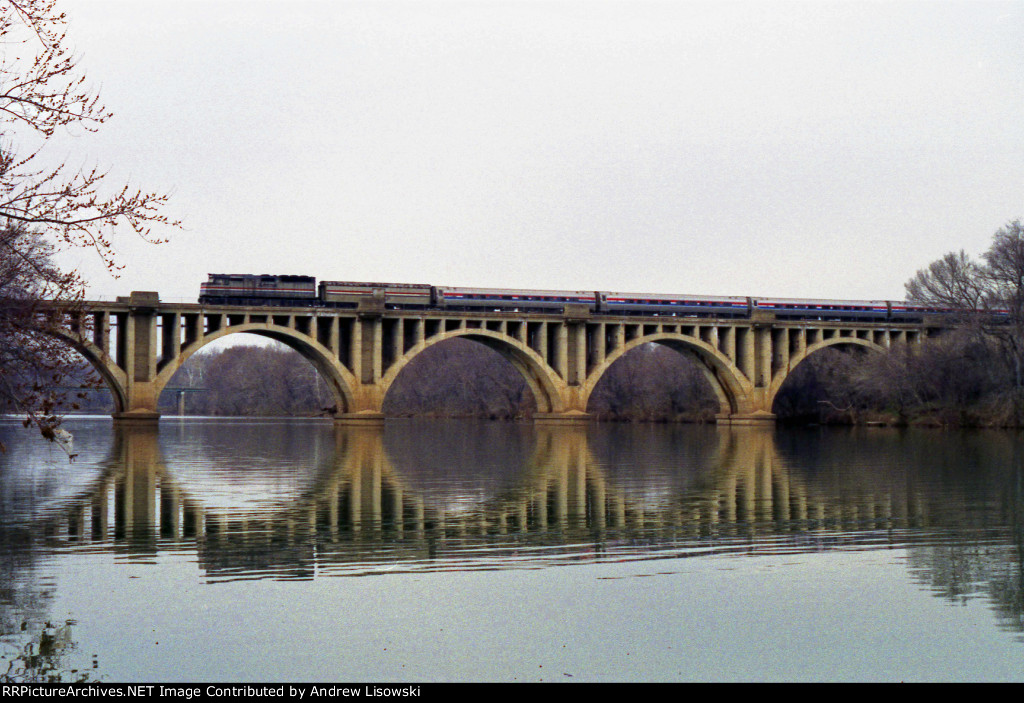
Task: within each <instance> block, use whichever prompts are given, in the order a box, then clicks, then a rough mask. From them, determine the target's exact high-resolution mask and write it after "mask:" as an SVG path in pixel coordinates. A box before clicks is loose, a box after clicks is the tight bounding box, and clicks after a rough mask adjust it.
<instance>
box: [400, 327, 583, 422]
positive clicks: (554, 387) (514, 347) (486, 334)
mask: <svg viewBox="0 0 1024 703" xmlns="http://www.w3.org/2000/svg"><path fill="white" fill-rule="evenodd" d="M456 338H461V339H469V340H471V341H474V342H478V343H480V344H483V345H484V346H485V347H488V348H490V349H493V350H494V351H496V352H498V353H499V354H501V356H503V357H504V358H505V359H507V360H508V361H509V362H510V363H511V364H512V366H513V367H515V369H516V370H517V371H518V372H519V373H520V374H521V375H522V376H523V378H524V379H525V380H526V384H527V386H529V388H530V391H531V392H532V393H533V397H534V400H535V401H536V403H537V412H539V413H552V412H565V411H566V410H568V409H569V408H568V406H567V403H566V400H565V399H566V396H567V395H568V394H567V393H566V384H565V382H564V381H563V380H562V379H561V378H559V377H558V375H557V374H556V373H555V371H554V369H552V368H551V367H550V366H549V365H548V364H546V363H545V362H544V360H543V359H542V358H541V356H540V355H539V354H538V353H537V352H535V351H534V350H533V349H531V348H530V347H528V346H527V345H526V344H525V343H523V342H521V341H520V340H518V339H516V338H515V337H510V336H509V335H507V334H503V333H501V332H495V331H493V330H487V329H480V328H462V329H457V330H450V331H448V332H442V333H440V334H436V335H433V336H432V337H430V338H428V339H425V340H424V341H422V342H420V343H418V344H416V345H415V346H414V347H412V348H411V349H410V350H409V351H407V352H406V353H405V354H404V355H402V356H401V357H400V358H399V359H397V360H395V362H394V363H393V364H391V366H390V367H389V368H388V370H387V372H386V373H385V374H384V377H383V378H382V379H381V381H380V385H381V402H382V403H383V400H384V398H385V397H386V396H387V393H388V390H389V389H390V388H391V385H392V384H393V383H394V382H395V379H396V378H397V377H398V374H400V373H401V372H402V370H403V369H404V368H405V367H406V366H408V365H409V363H410V362H411V361H412V360H413V359H414V358H416V356H418V355H419V354H420V353H421V352H423V351H424V350H426V349H428V348H430V347H432V346H434V345H435V344H440V343H442V342H445V341H447V340H449V339H456Z"/></svg>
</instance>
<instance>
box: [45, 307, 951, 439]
mask: <svg viewBox="0 0 1024 703" xmlns="http://www.w3.org/2000/svg"><path fill="white" fill-rule="evenodd" d="M84 310H85V311H84V312H82V311H76V312H73V313H72V312H66V311H63V310H62V309H61V308H57V307H54V308H52V309H51V312H52V314H54V315H63V318H64V319H63V320H62V324H61V325H60V326H59V327H58V328H59V329H60V330H61V332H60V334H61V335H62V336H64V337H65V338H66V339H67V340H68V342H69V343H70V344H72V345H73V346H74V347H75V348H76V349H77V350H78V351H79V352H80V353H81V354H82V355H83V356H85V358H86V359H88V360H89V362H90V363H91V364H92V365H93V366H94V367H95V368H96V369H97V371H98V372H99V373H100V375H101V376H102V377H103V378H104V380H105V381H106V383H107V385H108V386H109V387H110V390H111V393H112V395H113V397H114V404H115V412H114V418H115V419H116V420H118V421H121V422H143V423H150V422H156V421H157V420H158V418H159V416H160V415H159V413H158V412H157V400H158V398H159V397H160V392H161V391H162V390H163V389H164V387H165V386H167V383H168V382H169V381H170V379H171V376H173V375H174V372H175V371H177V370H178V368H180V367H181V365H182V364H183V363H184V362H185V361H187V360H188V359H189V357H191V356H192V355H193V354H195V353H196V352H198V351H199V350H200V349H202V348H203V347H204V346H206V345H207V344H209V343H211V342H213V341H215V340H217V339H220V338H221V337H224V336H226V335H229V334H236V333H248V334H256V335H260V336H263V337H268V338H271V339H275V340H277V341H279V342H282V343H284V344H286V345H287V346H289V347H291V348H292V349H294V350H296V351H297V352H299V353H300V354H301V355H302V356H304V357H305V358H306V359H308V360H309V361H310V362H311V363H312V364H313V366H314V367H315V368H316V369H317V371H318V372H319V373H320V375H321V376H322V377H323V378H324V380H325V381H326V382H327V385H328V387H329V388H330V390H331V392H332V393H333V395H334V398H335V408H336V413H335V417H336V420H337V421H338V422H342V423H365V422H373V421H379V420H381V419H382V418H383V415H382V412H381V411H382V408H383V404H384V398H385V396H386V395H387V392H388V389H389V388H390V387H391V385H392V384H393V383H394V381H395V379H396V378H397V376H398V374H399V373H400V372H401V371H402V369H404V368H405V367H406V366H407V365H408V364H409V363H410V362H411V361H412V360H413V359H415V358H416V356H417V355H419V354H420V353H421V352H423V351H424V350H426V349H428V348H430V347H431V346H433V345H435V344H439V343H442V342H444V341H446V340H449V339H454V338H465V339H470V340H473V341H475V342H479V343H480V344H483V345H485V346H487V347H490V348H491V349H494V350H495V351H497V352H498V353H499V354H501V355H502V356H503V357H505V358H506V359H507V360H508V361H509V362H510V363H511V364H512V365H513V366H514V367H515V368H516V369H517V370H518V371H519V372H520V373H521V374H522V375H523V377H524V378H525V380H526V382H527V384H528V385H529V387H530V389H531V391H532V392H533V395H534V398H535V399H536V403H537V414H536V416H535V419H536V420H537V421H538V422H556V423H565V422H570V423H571V422H576V421H580V420H586V419H587V418H588V415H587V403H588V401H589V399H590V395H591V393H592V392H593V391H594V388H595V387H596V386H597V384H598V382H599V381H600V380H601V378H602V376H603V375H604V373H605V372H606V371H607V370H608V368H609V367H610V366H611V365H612V364H613V363H615V361H617V360H618V359H619V358H621V357H622V356H623V355H625V354H627V353H629V352H630V351H632V350H633V349H635V348H636V347H638V346H641V345H644V344H648V343H655V344H661V345H664V346H666V347H669V348H671V349H674V350H676V351H678V352H679V353H680V354H683V355H686V356H689V357H691V358H693V359H694V360H695V361H696V362H697V363H698V366H699V368H700V369H701V370H702V372H703V373H704V375H705V376H706V377H707V379H708V380H709V382H710V383H711V387H712V388H713V389H714V390H715V393H716V394H717V396H718V401H719V405H720V411H719V413H718V421H719V422H722V423H731V424H751V423H762V422H771V421H773V420H774V415H773V414H772V403H773V401H774V399H775V396H776V394H777V393H778V392H779V389H780V388H781V387H782V384H783V382H784V381H785V380H786V378H787V377H788V375H789V374H790V373H791V372H792V371H793V369H794V368H796V366H797V365H799V364H800V362H802V361H803V360H804V359H806V358H808V357H809V356H811V355H812V354H814V353H816V352H818V351H820V350H822V349H826V348H828V347H832V346H837V345H846V346H858V347H863V348H867V349H871V350H874V351H878V352H884V351H886V350H888V349H889V348H891V347H892V346H894V345H899V344H915V343H917V342H919V341H920V340H922V339H924V338H925V337H928V336H931V335H934V334H936V333H938V332H939V331H940V329H941V325H940V324H938V323H930V322H929V321H928V320H925V321H924V322H921V323H892V322H872V321H829V320H778V319H775V317H774V316H773V315H772V314H770V313H769V314H765V313H758V312H755V313H754V315H753V316H752V317H750V318H745V319H737V318H727V317H722V318H716V317H714V316H710V317H701V318H696V317H673V316H656V315H654V316H651V315H648V316H612V315H593V314H591V313H589V312H588V311H586V310H585V309H584V310H574V309H573V306H567V308H566V310H565V311H564V312H559V311H552V312H544V313H537V312H531V313H524V312H487V311H441V310H438V311H428V310H387V309H382V308H378V309H372V310H334V309H330V310H328V309H318V308H281V307H242V306H210V305H199V304H184V303H164V302H161V301H160V299H159V296H158V295H157V294H156V293H152V292H133V293H132V294H131V295H130V296H126V297H123V298H118V300H117V301H116V302H88V303H86V306H85V308H84Z"/></svg>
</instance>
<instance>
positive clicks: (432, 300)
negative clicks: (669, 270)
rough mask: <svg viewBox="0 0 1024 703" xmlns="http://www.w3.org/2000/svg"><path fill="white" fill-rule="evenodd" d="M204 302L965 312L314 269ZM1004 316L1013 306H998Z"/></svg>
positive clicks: (223, 289)
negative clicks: (370, 276) (434, 281)
mask: <svg viewBox="0 0 1024 703" xmlns="http://www.w3.org/2000/svg"><path fill="white" fill-rule="evenodd" d="M199 302H200V303H203V304H211V305H251V306H267V305H269V306H290V307H294V306H299V307H325V308H353V309H358V308H361V307H363V306H365V305H367V304H371V305H377V306H381V307H382V308H386V309H392V310H428V309H429V310H480V311H494V312H552V311H559V312H561V311H563V310H565V309H566V307H567V306H572V307H573V308H576V309H581V308H585V309H586V310H589V311H590V312H591V313H594V314H596V315H616V314H618V315H656V316H672V317H716V318H721V317H736V318H749V317H750V316H751V315H753V314H755V313H771V314H773V315H774V316H775V317H776V318H777V319H780V320H859V321H878V322H884V321H894V322H899V321H908V322H909V321H915V320H921V319H922V318H923V317H924V316H926V315H951V314H956V313H959V312H962V311H959V310H954V309H950V308H941V307H935V306H928V305H919V304H915V303H907V302H903V301H887V300H812V299H804V298H753V297H740V296H706V295H705V296H700V295H675V294H672V295H669V294H651V293H614V292H609V291H579V290H577V291H559V290H517V289H505V288H455V287H451V286H432V285H429V284H426V283H368V282H358V281H321V282H320V285H319V286H317V283H316V279H315V278H313V277H312V276H278V275H268V274H262V275H258V276H257V275H253V274H216V273H211V274H209V276H208V280H207V281H206V282H205V283H203V284H201V285H200V291H199ZM993 315H994V316H995V317H996V318H999V317H1006V316H1007V315H1008V311H1006V310H997V311H995V312H994V313H993Z"/></svg>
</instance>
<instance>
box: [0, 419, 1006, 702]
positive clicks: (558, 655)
mask: <svg viewBox="0 0 1024 703" xmlns="http://www.w3.org/2000/svg"><path fill="white" fill-rule="evenodd" d="M66 427H67V428H68V429H69V430H70V431H71V433H72V434H73V436H74V441H73V446H72V447H71V452H72V453H74V454H76V455H77V456H76V457H75V459H74V461H71V460H69V456H68V453H67V452H65V451H64V450H63V449H62V448H61V447H59V446H57V445H53V444H48V443H44V442H42V441H40V440H37V438H36V436H35V435H33V434H31V433H30V432H28V431H26V430H21V429H20V426H19V424H18V423H17V422H15V421H13V420H8V421H0V437H2V440H3V441H4V443H6V444H7V445H8V451H7V452H6V454H2V455H0V538H2V542H0V565H2V570H0V657H2V658H0V680H28V679H33V680H58V679H59V680H65V681H70V680H88V681H97V680H103V681H120V682H132V681H136V682H155V681H179V682H181V681H249V682H257V681H332V682H367V681H388V682H397V681H421V682H428V681H567V682H571V681H734V680H740V681H763V680H771V681H807V680H810V681H836V680H842V681H846V680H852V681H920V680H929V681H947V680H949V681H964V680H967V681H989V680H1018V681H1019V680H1021V679H1024V591H1022V567H1021V565H1022V559H1021V550H1022V545H1024V529H1022V524H1024V521H1022V512H1024V468H1022V467H1024V441H1022V437H1021V436H1020V435H1019V434H1017V433H1005V432H943V431H936V430H904V431H899V430H892V429H881V428H867V429H856V430H826V429H817V428H816V429H803V430H786V429H781V428H779V429H760V428H732V429H729V428H720V427H714V426H665V425H639V426H638V425H632V426H621V425H613V426H609V425H594V426H591V427H587V428H541V427H534V426H531V425H520V424H511V423H483V422H479V423H478V422H462V421H390V420H389V421H388V422H387V423H386V424H385V427H384V428H383V429H380V428H378V429H373V428H359V429H347V428H335V427H334V426H333V425H332V424H331V423H329V422H323V421H285V420H277V421H274V420H267V421H243V420H223V419H184V420H181V419H175V418H164V419H163V420H161V426H160V428H159V431H152V430H131V431H130V430H118V429H115V428H114V427H113V425H112V423H111V421H110V420H109V419H100V418H96V419H85V418H75V419H72V420H70V421H69V422H68V423H67V425H66Z"/></svg>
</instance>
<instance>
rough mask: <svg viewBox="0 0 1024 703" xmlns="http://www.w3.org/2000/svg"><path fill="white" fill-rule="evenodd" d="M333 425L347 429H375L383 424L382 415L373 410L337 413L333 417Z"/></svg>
mask: <svg viewBox="0 0 1024 703" xmlns="http://www.w3.org/2000/svg"><path fill="white" fill-rule="evenodd" d="M334 424H335V425H341V426H348V427H375V426H378V425H383V424H384V413H381V412H376V411H373V410H364V411H362V412H357V413H339V414H337V415H335V416H334Z"/></svg>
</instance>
